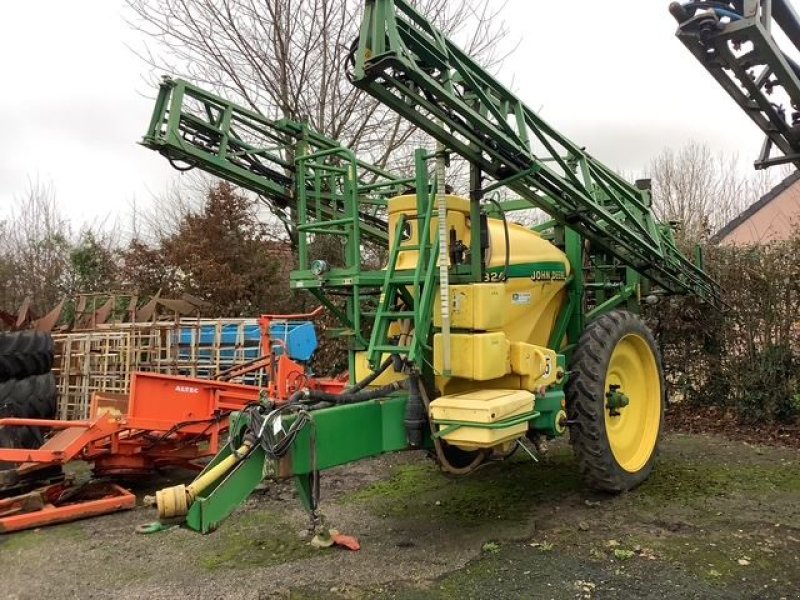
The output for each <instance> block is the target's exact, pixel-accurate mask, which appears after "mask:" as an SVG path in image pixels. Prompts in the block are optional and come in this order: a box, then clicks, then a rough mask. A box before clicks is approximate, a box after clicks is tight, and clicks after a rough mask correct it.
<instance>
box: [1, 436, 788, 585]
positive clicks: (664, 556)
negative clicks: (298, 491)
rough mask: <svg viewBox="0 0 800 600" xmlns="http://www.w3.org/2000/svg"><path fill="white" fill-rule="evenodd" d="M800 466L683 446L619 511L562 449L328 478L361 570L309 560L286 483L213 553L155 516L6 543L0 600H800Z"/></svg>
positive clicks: (250, 507) (139, 513)
mask: <svg viewBox="0 0 800 600" xmlns="http://www.w3.org/2000/svg"><path fill="white" fill-rule="evenodd" d="M799 458H800V451H798V450H795V449H789V448H777V447H757V446H753V445H750V444H746V443H743V442H731V441H726V440H723V439H721V438H715V437H708V436H700V435H686V434H671V435H669V436H668V437H667V439H666V440H665V442H664V444H663V446H662V452H661V456H660V459H659V463H658V466H657V470H656V472H655V473H654V474H653V476H652V477H651V479H650V480H649V481H648V482H647V483H645V484H644V485H643V486H641V487H640V488H639V489H637V490H635V491H633V492H630V493H627V494H623V495H622V496H618V497H607V496H602V495H597V494H593V493H591V492H588V491H587V490H586V489H585V487H584V486H583V484H582V483H581V481H580V478H579V477H578V475H577V472H576V466H575V463H574V461H573V459H572V456H571V454H570V451H569V448H568V447H567V446H566V444H557V445H555V446H554V447H553V448H552V449H551V452H550V453H549V454H548V456H546V457H543V458H542V460H541V461H540V462H539V463H538V464H537V463H534V462H533V461H532V460H531V459H530V458H528V457H525V456H523V455H518V456H516V457H515V458H514V459H512V460H511V461H510V462H509V463H506V464H496V465H489V466H487V467H485V468H483V469H481V470H480V471H479V472H478V473H476V474H474V475H472V476H470V477H467V478H464V479H450V478H448V477H446V476H444V475H442V474H440V473H439V472H438V471H437V469H436V468H435V466H434V465H433V463H432V462H431V461H429V460H428V459H426V458H425V457H424V456H423V455H421V454H419V453H406V454H401V455H393V456H387V457H383V458H380V459H376V460H371V461H365V462H362V463H360V464H356V465H353V466H350V467H347V468H343V469H339V470H336V471H334V472H330V473H326V474H324V475H323V511H324V513H325V515H326V517H327V518H328V521H329V522H330V523H331V524H333V525H335V526H336V527H338V528H339V529H341V530H343V531H344V532H346V533H349V534H352V535H355V536H357V537H358V538H359V539H360V541H361V544H362V550H361V551H360V552H350V551H347V550H342V549H330V550H314V549H312V548H311V547H310V546H309V545H308V544H307V542H306V540H305V539H303V537H302V536H301V533H302V532H303V530H304V529H305V527H306V525H307V519H306V516H305V514H304V513H303V512H302V510H301V509H300V508H299V504H298V502H297V501H296V499H295V497H294V492H293V488H292V486H291V485H289V484H286V483H281V484H274V485H271V486H270V487H269V489H267V490H265V491H264V492H259V493H257V494H256V495H254V496H253V497H252V498H251V499H250V501H249V502H248V504H247V505H246V506H244V507H242V508H241V509H240V510H238V511H237V512H236V513H235V514H234V515H233V516H232V517H231V518H230V519H229V520H228V521H227V522H226V523H225V524H224V525H223V526H222V527H221V528H220V529H219V530H218V531H216V532H215V533H213V534H211V535H208V536H201V535H199V534H196V533H193V532H191V531H187V530H184V529H179V528H176V529H172V530H169V531H166V532H161V533H159V534H154V535H137V534H135V533H134V532H133V530H134V527H135V526H136V525H138V524H140V523H143V522H147V521H149V520H152V519H153V517H154V515H153V511H152V510H151V509H146V508H140V509H137V510H134V511H130V512H127V513H120V514H116V515H111V516H107V517H101V518H97V519H92V520H86V521H82V522H78V523H72V524H66V525H61V526H56V527H51V528H44V529H41V530H37V531H31V532H25V533H20V534H14V535H7V536H0V576H1V578H0V582H1V583H0V597H4V598H42V597H55V598H109V597H126V598H171V599H174V598H199V597H203V598H237V599H238V598H297V599H310V598H362V597H365V598H400V599H415V598H458V599H459V600H463V599H466V598H545V599H546V598H570V599H572V598H583V599H589V598H658V599H665V598H703V599H705V598H732V599H740V598H776V599H777V598H787V599H789V598H800V461H799V460H798V459H799ZM137 491H138V492H140V493H144V492H145V491H148V490H145V489H138V490H137Z"/></svg>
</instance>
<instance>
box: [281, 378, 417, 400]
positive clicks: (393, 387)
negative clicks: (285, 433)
mask: <svg viewBox="0 0 800 600" xmlns="http://www.w3.org/2000/svg"><path fill="white" fill-rule="evenodd" d="M407 385H408V383H407V382H406V381H395V382H394V383H390V384H389V385H384V386H382V387H379V388H375V389H374V390H366V391H359V392H344V393H342V394H329V393H328V392H323V391H320V390H298V391H296V392H295V393H294V394H292V395H291V397H290V398H289V402H288V403H287V404H288V405H291V404H296V403H302V404H309V403H310V402H309V401H311V402H312V403H315V402H329V403H331V404H338V405H343V404H356V403H358V402H366V401H368V400H374V399H376V398H381V397H383V396H387V395H389V394H392V393H394V392H396V391H398V390H401V389H403V388H405V387H407Z"/></svg>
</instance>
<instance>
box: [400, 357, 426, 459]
mask: <svg viewBox="0 0 800 600" xmlns="http://www.w3.org/2000/svg"><path fill="white" fill-rule="evenodd" d="M409 387H410V392H411V393H410V394H409V395H408V402H407V403H406V414H405V419H404V424H405V427H406V438H407V439H408V445H409V446H411V447H412V448H421V447H422V443H423V440H424V436H423V430H424V428H425V425H426V424H427V419H426V416H427V414H426V413H427V411H426V410H425V406H424V405H423V403H422V392H421V390H420V388H421V383H420V381H419V374H417V373H412V374H411V377H410V378H409Z"/></svg>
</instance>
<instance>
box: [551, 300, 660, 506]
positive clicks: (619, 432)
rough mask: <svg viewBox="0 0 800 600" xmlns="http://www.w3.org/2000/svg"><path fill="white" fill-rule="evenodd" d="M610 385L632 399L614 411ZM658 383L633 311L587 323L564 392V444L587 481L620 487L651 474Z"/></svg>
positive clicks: (656, 359) (654, 354) (656, 362)
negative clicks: (566, 435)
mask: <svg viewBox="0 0 800 600" xmlns="http://www.w3.org/2000/svg"><path fill="white" fill-rule="evenodd" d="M613 385H618V386H619V391H621V392H622V393H623V394H625V395H626V396H627V397H628V399H629V402H630V403H629V404H628V405H627V406H625V407H623V408H620V409H618V410H612V409H609V407H608V401H607V396H606V394H607V393H608V392H609V391H611V390H612V386H613ZM664 389H665V386H664V371H663V367H662V364H661V354H660V353H659V351H658V346H657V345H656V342H655V339H654V338H653V334H652V333H651V332H650V330H649V329H648V328H647V326H646V325H645V324H644V322H642V320H641V319H640V318H639V317H637V316H636V315H634V314H632V313H630V312H628V311H624V310H616V311H612V312H610V313H607V314H605V315H603V316H601V317H598V318H597V319H595V320H594V321H592V322H591V323H589V325H587V327H586V329H585V331H584V332H583V335H582V336H581V338H580V340H579V342H578V346H577V348H576V350H575V353H574V354H573V356H572V360H571V363H570V374H569V380H568V382H567V386H566V397H567V414H568V417H569V423H570V443H571V444H572V447H573V451H574V452H575V455H576V457H577V459H578V465H579V468H580V471H581V473H582V475H583V476H584V478H585V479H586V482H587V483H588V484H589V485H590V486H591V487H592V488H594V489H597V490H601V491H604V492H611V493H619V492H623V491H625V490H630V489H632V488H634V487H636V486H637V485H639V484H640V483H642V482H643V481H645V480H646V479H647V478H648V477H649V476H650V473H651V472H652V470H653V464H654V462H655V459H656V455H657V453H658V443H659V440H660V439H661V433H662V430H663V424H664V403H665V401H664V399H665V396H664ZM626 411H627V412H626ZM617 413H618V414H617Z"/></svg>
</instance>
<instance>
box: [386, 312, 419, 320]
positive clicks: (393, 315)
mask: <svg viewBox="0 0 800 600" xmlns="http://www.w3.org/2000/svg"><path fill="white" fill-rule="evenodd" d="M381 314H382V315H383V317H385V318H387V319H413V318H414V311H413V310H398V311H389V312H384V313H381Z"/></svg>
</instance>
